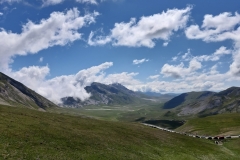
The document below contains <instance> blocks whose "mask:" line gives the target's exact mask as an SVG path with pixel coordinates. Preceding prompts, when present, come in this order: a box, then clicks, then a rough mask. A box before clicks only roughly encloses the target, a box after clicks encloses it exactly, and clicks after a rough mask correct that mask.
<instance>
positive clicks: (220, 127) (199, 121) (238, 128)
mask: <svg viewBox="0 0 240 160" xmlns="http://www.w3.org/2000/svg"><path fill="white" fill-rule="evenodd" d="M176 130H177V131H182V132H189V133H196V134H206V135H212V136H215V135H240V114H239V113H232V114H219V115H214V116H208V117H204V118H194V119H189V120H188V121H187V122H186V123H185V124H184V125H183V126H181V127H179V128H178V129H176Z"/></svg>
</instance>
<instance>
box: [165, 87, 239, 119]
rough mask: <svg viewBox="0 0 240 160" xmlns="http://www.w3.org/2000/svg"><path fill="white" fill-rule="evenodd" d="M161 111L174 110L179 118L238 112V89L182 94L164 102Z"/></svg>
mask: <svg viewBox="0 0 240 160" xmlns="http://www.w3.org/2000/svg"><path fill="white" fill-rule="evenodd" d="M163 109H172V110H175V112H176V113H177V114H178V115H179V116H187V115H195V114H197V115H200V116H204V115H212V114H221V113H235V112H240V87H230V88H227V89H226V90H223V91H220V92H218V93H216V92H211V91H202V92H187V93H183V94H181V95H179V96H177V97H174V98H173V99H171V100H170V101H168V102H166V103H165V104H164V105H163Z"/></svg>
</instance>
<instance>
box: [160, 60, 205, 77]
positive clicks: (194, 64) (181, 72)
mask: <svg viewBox="0 0 240 160" xmlns="http://www.w3.org/2000/svg"><path fill="white" fill-rule="evenodd" d="M201 67H202V64H201V63H200V62H199V61H197V60H196V59H192V60H191V61H190V62H189V66H188V67H184V63H183V62H181V63H180V64H179V65H170V64H164V66H163V67H162V69H161V74H163V75H164V76H165V77H174V78H182V77H184V76H186V75H189V74H192V73H193V72H194V71H196V70H198V69H200V68H201Z"/></svg>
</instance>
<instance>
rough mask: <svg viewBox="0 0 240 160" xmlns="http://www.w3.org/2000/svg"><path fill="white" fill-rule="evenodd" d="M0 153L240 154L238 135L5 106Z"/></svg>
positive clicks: (216, 156)
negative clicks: (186, 132) (217, 138)
mask: <svg viewBox="0 0 240 160" xmlns="http://www.w3.org/2000/svg"><path fill="white" fill-rule="evenodd" d="M0 131H1V133H0V159H48V160H51V159H57V160H61V159H62V160H67V159H98V160H99V159H134V160H135V159H147V160H149V159H173V160H174V159H178V160H179V159H238V158H239V156H240V149H239V146H240V145H238V144H239V142H240V141H239V140H235V141H229V142H228V143H226V144H227V145H226V146H225V145H223V146H218V145H215V144H213V142H212V141H208V140H204V139H196V138H191V137H187V136H183V135H179V134H175V133H169V132H164V131H161V130H158V129H154V128H149V127H147V126H143V125H141V124H134V123H133V124H132V123H123V122H110V121H100V120H95V119H90V118H81V117H78V116H67V115H60V114H54V113H46V112H45V113H44V112H38V111H35V110H30V109H24V108H17V107H16V108H15V107H6V106H0Z"/></svg>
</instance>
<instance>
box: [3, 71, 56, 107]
mask: <svg viewBox="0 0 240 160" xmlns="http://www.w3.org/2000/svg"><path fill="white" fill-rule="evenodd" d="M0 104H4V105H13V106H19V107H27V108H34V109H44V110H45V109H47V108H53V107H58V106H57V105H55V104H54V103H52V102H51V101H49V100H47V99H46V98H44V97H43V96H41V95H39V94H37V93H36V92H34V91H33V90H31V89H29V88H28V87H26V86H25V85H23V84H22V83H20V82H18V81H16V80H14V79H12V78H10V77H8V76H7V75H5V74H3V73H1V72H0Z"/></svg>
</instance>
